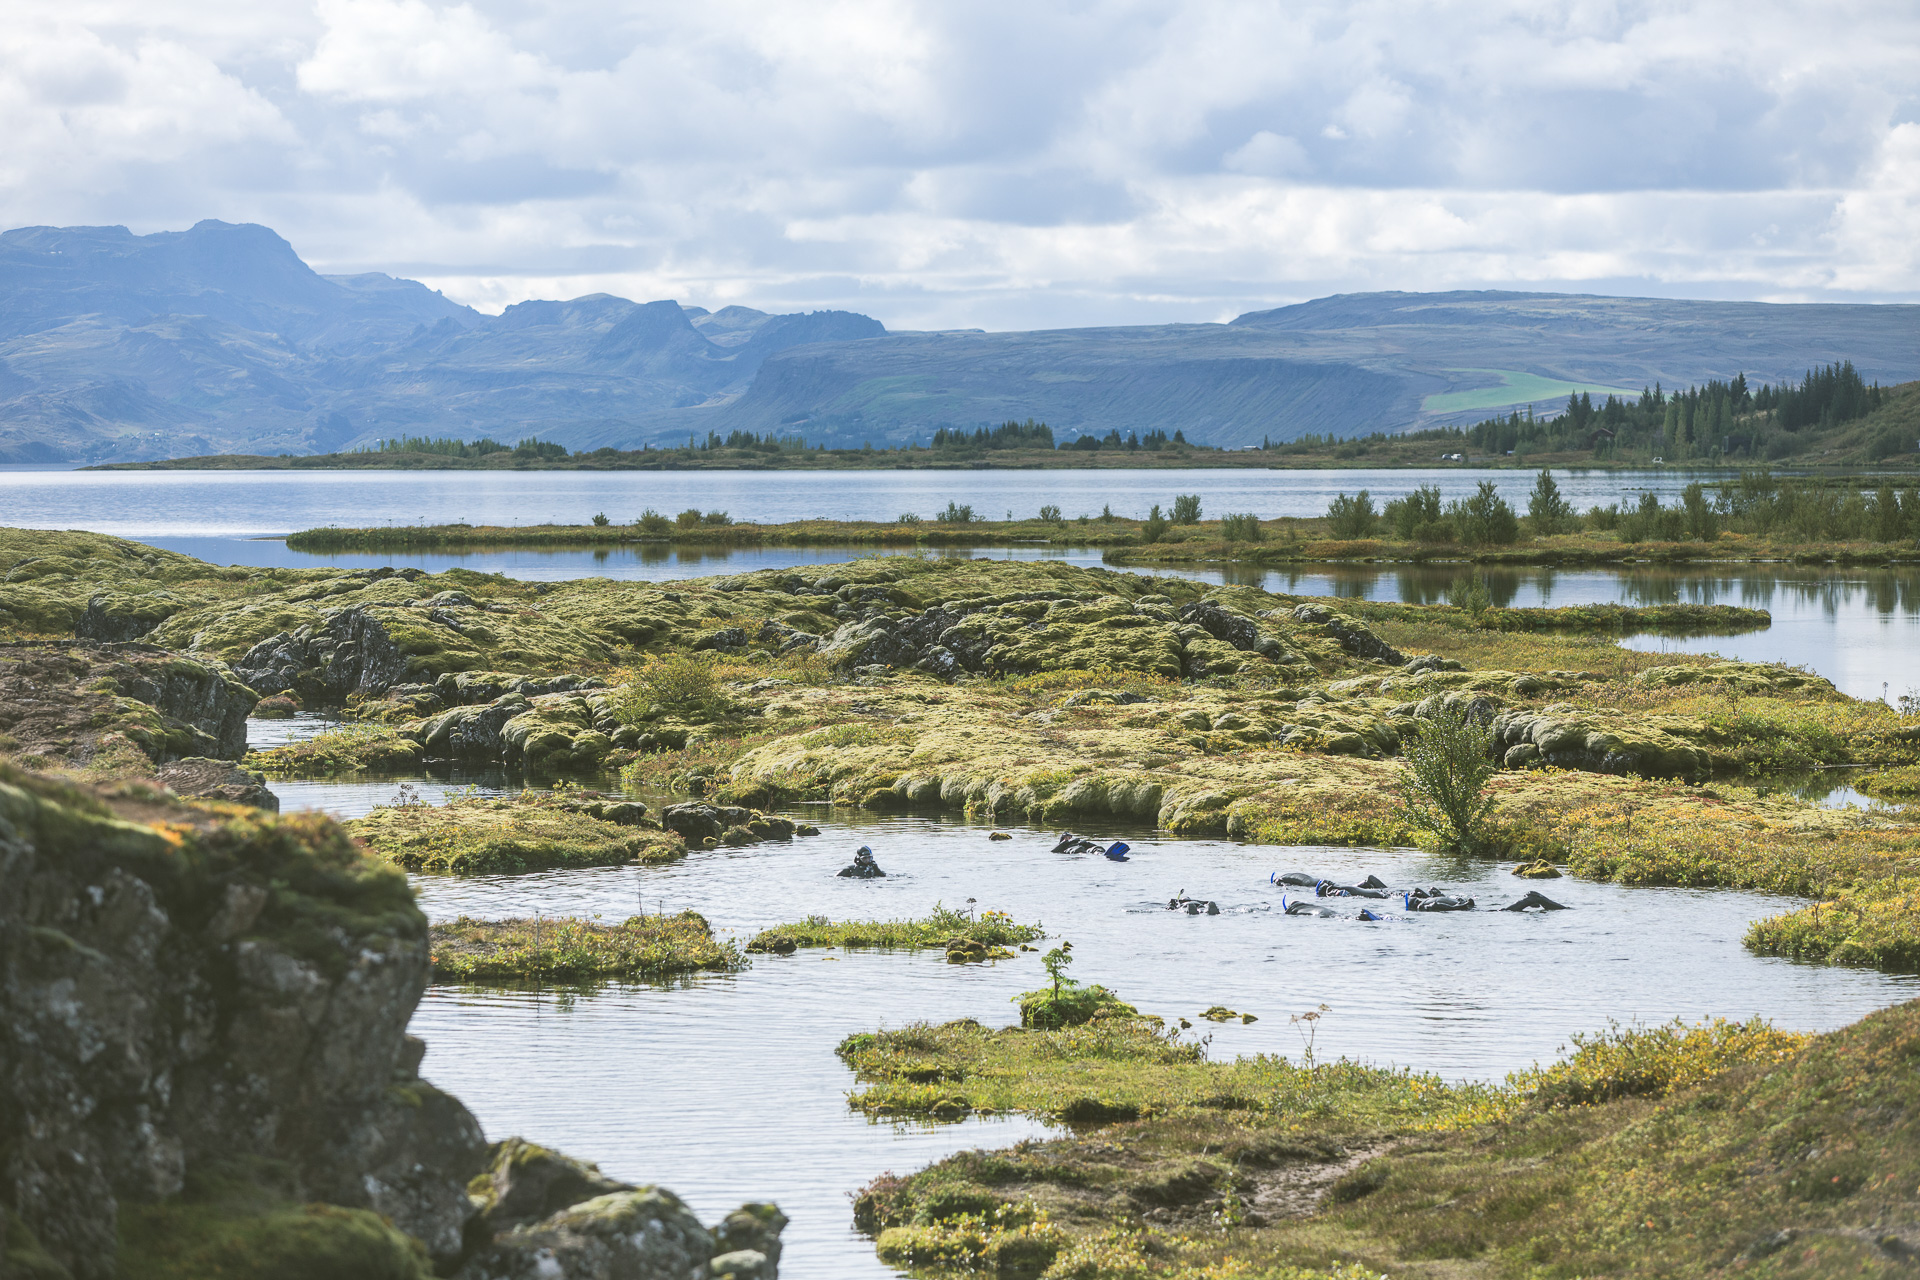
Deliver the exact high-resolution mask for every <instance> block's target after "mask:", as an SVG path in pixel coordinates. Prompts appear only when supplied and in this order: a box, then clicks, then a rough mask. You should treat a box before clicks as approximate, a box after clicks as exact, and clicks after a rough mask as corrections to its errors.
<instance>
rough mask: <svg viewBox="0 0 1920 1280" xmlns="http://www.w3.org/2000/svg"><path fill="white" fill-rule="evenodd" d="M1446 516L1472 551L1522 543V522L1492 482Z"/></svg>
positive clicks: (1477, 490) (1481, 486) (1457, 503)
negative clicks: (1472, 548) (1473, 549)
mask: <svg viewBox="0 0 1920 1280" xmlns="http://www.w3.org/2000/svg"><path fill="white" fill-rule="evenodd" d="M1656 505H1657V504H1656ZM1447 515H1448V517H1449V518H1451V519H1452V521H1453V524H1454V527H1455V528H1457V529H1458V530H1459V532H1460V541H1462V542H1464V543H1466V544H1467V545H1468V546H1470V547H1504V546H1510V545H1511V544H1513V543H1515V542H1518V541H1519V540H1520V519H1519V517H1518V516H1516V515H1514V514H1513V508H1512V507H1510V506H1508V505H1507V500H1506V499H1505V498H1503V497H1501V496H1500V490H1499V488H1498V487H1497V486H1496V485H1495V484H1494V483H1493V481H1491V480H1482V481H1481V482H1480V486H1479V488H1477V489H1476V490H1474V494H1473V496H1472V497H1471V498H1468V499H1466V500H1465V501H1463V502H1455V503H1452V504H1450V505H1449V506H1448V508H1447Z"/></svg>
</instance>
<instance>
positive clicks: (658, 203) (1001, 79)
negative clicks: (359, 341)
mask: <svg viewBox="0 0 1920 1280" xmlns="http://www.w3.org/2000/svg"><path fill="white" fill-rule="evenodd" d="M25 8H26V9H27V11H28V12H27V13H26V14H25V15H24V17H23V18H22V19H21V20H18V21H13V22H10V23H9V24H8V26H7V27H6V28H5V29H4V30H0V136H5V137H6V138H7V139H8V146H7V147H5V148H0V215H4V217H5V219H6V221H7V223H8V225H19V224H21V223H28V222H92V223H99V222H109V223H110V222H125V223H128V224H129V225H133V226H134V227H135V229H136V230H142V231H146V230H155V229H160V228H162V227H179V226H182V225H186V224H188V223H190V222H192V221H195V220H197V219H198V218H201V217H223V218H228V219H251V220H256V221H261V222H265V223H267V224H269V225H271V226H273V227H274V228H275V229H276V230H279V231H280V232H281V233H282V234H284V235H286V236H287V237H288V238H289V239H290V240H291V241H292V242H293V243H294V245H295V247H296V248H297V249H299V250H300V251H301V252H302V253H303V254H305V255H306V256H307V257H308V258H309V259H310V260H312V261H314V262H315V263H316V265H319V266H321V267H323V268H325V269H362V268H377V269H384V270H393V271H397V272H400V273H403V274H411V275H415V276H417V277H420V278H424V279H427V280H428V281H429V282H430V283H433V284H435V285H436V286H438V287H442V288H445V289H446V290H447V291H448V292H449V293H450V294H452V295H454V296H459V297H462V298H465V299H467V300H470V301H473V302H475V303H476V304H478V305H482V306H486V307H488V308H490V309H491V308H497V307H499V306H502V305H505V304H507V303H509V302H513V301H517V300H519V299H520V298H523V297H528V296H554V295H565V294H576V293H583V292H588V291H591V290H594V289H608V290H610V291H615V292H623V293H628V294H629V295H630V296H639V297H657V296H680V297H683V298H685V299H687V300H688V301H695V302H701V303H705V304H724V303H726V302H734V301H740V302H747V303H754V304H760V305H769V306H782V307H795V306H847V307H854V308H861V309H867V310H870V311H872V312H873V313H874V314H876V315H879V316H880V317H881V318H882V319H884V320H886V321H887V322H888V323H890V324H895V325H900V326H909V325H929V326H932V325H972V324H984V325H988V326H991V327H1018V326H1024V325H1028V324H1062V323H1093V322H1107V321H1113V320H1118V319H1125V320H1130V321H1131V320H1149V319H1202V318H1218V317H1221V316H1226V315H1232V314H1234V313H1235V312H1237V311H1240V310H1246V309H1249V308H1251V307H1254V306H1258V305H1267V304H1271V303H1273V302H1277V301H1284V300H1289V299H1295V298H1299V297H1304V296H1311V295H1312V294H1315V293H1324V292H1332V291H1335V290H1351V289H1370V288H1444V287H1456V286H1458V287H1478V286H1487V285H1500V286H1503V287H1528V286H1541V287H1565V286H1568V285H1575V286H1578V285H1581V284H1583V283H1595V284H1596V285H1597V287H1604V288H1606V289H1608V290H1615V291H1626V290H1635V291H1644V292H1659V293H1668V294H1686V293H1689V292H1693V293H1701V292H1706V293H1711V294H1712V295H1713V296H1752V297H1776V296H1789V295H1790V296H1833V297H1839V296H1863V297H1886V298H1894V297H1900V298H1908V297H1920V249H1916V248H1915V241H1914V237H1913V235H1912V228H1913V227H1914V226H1915V225H1916V217H1917V215H1920V176H1917V175H1920V136H1917V134H1920V125H1916V124H1914V123H1911V122H1912V121H1913V120H1915V119H1916V117H1917V116H1920V91H1916V88H1915V84H1914V79H1913V75H1912V71H1911V68H1912V67H1913V66H1914V65H1920V10H1915V9H1914V7H1913V6H1912V5H1911V4H1910V3H1908V2H1907V0H1837V2H1836V3H1834V4H1831V5H1829V6H1827V8H1826V9H1825V10H1824V12H1823V15H1822V20H1821V21H1819V22H1817V23H1813V22H1809V21H1808V20H1807V15H1806V11H1805V9H1804V6H1799V5H1793V4H1789V3H1787V2H1786V0H1752V2H1743V3H1734V0H1697V2H1692V3H1684V2H1681V0H1637V2H1636V3H1631V4H1629V3H1624V2H1618V0H1472V2H1470V0H1303V2H1302V3H1299V4H1290V5H1287V6H1277V5H1273V4H1271V3H1267V2H1266V0H1084V3H1081V4H1078V5H1075V6H1071V7H1068V6H1035V5H1032V4H1030V3H1029V4H1019V5H1016V4H1013V3H1010V2H1009V0H977V2H976V3H974V4H969V5H965V6H956V5H945V4H939V3H936V2H935V0H822V3H819V4H809V5H793V4H790V3H779V2H777V0H710V2H709V3H707V4H703V5H697V6H696V5H658V4H653V3H649V2H647V0H607V2H606V3H602V4H598V5H594V6H570V5H561V4H556V3H552V0H467V2H466V3H454V4H450V3H445V2H444V0H318V3H317V4H316V5H315V7H313V8H312V9H306V10H295V9H291V8H288V7H286V6H275V5H257V4H245V3H241V0H195V2H193V3H189V2H188V0H142V2H141V3H138V4H135V3H133V0H74V2H73V3H55V0H25Z"/></svg>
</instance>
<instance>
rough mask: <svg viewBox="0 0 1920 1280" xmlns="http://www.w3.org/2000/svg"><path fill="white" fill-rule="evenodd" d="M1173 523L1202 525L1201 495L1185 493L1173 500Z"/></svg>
mask: <svg viewBox="0 0 1920 1280" xmlns="http://www.w3.org/2000/svg"><path fill="white" fill-rule="evenodd" d="M1173 522H1174V523H1175V524H1199V523H1200V495H1199V494H1197V493H1183V494H1181V495H1180V496H1179V497H1177V498H1175V499H1174V500H1173Z"/></svg>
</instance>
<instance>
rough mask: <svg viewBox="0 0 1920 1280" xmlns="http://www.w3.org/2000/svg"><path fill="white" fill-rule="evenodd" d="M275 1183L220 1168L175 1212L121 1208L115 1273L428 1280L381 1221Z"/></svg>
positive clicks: (404, 1242) (426, 1263) (251, 1171)
mask: <svg viewBox="0 0 1920 1280" xmlns="http://www.w3.org/2000/svg"><path fill="white" fill-rule="evenodd" d="M243 1171H244V1172H245V1173H246V1174H247V1175H249V1176H246V1177H243V1176H241V1174H242V1172H243ZM273 1174H274V1170H272V1169H271V1168H268V1169H265V1170H263V1169H261V1168H259V1167H257V1166H241V1167H240V1168H234V1169H223V1170H219V1171H217V1173H216V1175H215V1176H206V1175H201V1176H197V1177H196V1178H195V1179H194V1181H193V1184H192V1185H190V1186H189V1187H188V1189H187V1191H186V1193H185V1194H184V1195H182V1196H181V1197H180V1198H179V1199H177V1200H175V1201H172V1202H170V1203H167V1204H164V1205H152V1204H141V1205H127V1206H124V1207H123V1208H122V1209H121V1211H120V1250H119V1256H118V1259H117V1263H118V1270H119V1274H120V1275H121V1276H122V1277H125V1280H205V1278H206V1277H209V1276H233V1277H242V1278H246V1280H252V1278H254V1277H258V1278H260V1280H265V1278H266V1277H269V1276H271V1277H276V1278H278V1277H286V1280H339V1278H340V1277H343V1276H353V1277H356V1280H362V1278H364V1280H430V1278H431V1277H432V1275H433V1267H432V1265H431V1262H430V1260H429V1259H428V1257H427V1251H426V1249H425V1248H424V1247H423V1246H422V1245H421V1243H420V1242H419V1241H418V1240H415V1239H414V1238H413V1237H411V1236H408V1235H406V1234H405V1233H403V1232H401V1231H399V1230H398V1229H396V1228H395V1227H394V1225H393V1223H392V1222H390V1221H388V1220H387V1219H386V1218H384V1217H382V1216H381V1215H380V1214H378V1213H375V1212H373V1211H372V1210H369V1209H343V1208H341V1207H339V1206H337V1205H331V1204H312V1203H309V1204H302V1203H300V1202H298V1201H297V1200H295V1199H293V1198H292V1197H290V1196H289V1195H288V1194H287V1193H286V1192H285V1191H280V1190H276V1189H275V1183H276V1181H278V1179H276V1178H275V1177H274V1176H273ZM61 1274H64V1272H63V1273H61Z"/></svg>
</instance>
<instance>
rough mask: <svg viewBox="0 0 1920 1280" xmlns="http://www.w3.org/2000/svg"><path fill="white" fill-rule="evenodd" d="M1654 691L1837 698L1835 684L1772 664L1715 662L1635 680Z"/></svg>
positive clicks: (1650, 673) (1652, 670)
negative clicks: (1702, 688) (1710, 689)
mask: <svg viewBox="0 0 1920 1280" xmlns="http://www.w3.org/2000/svg"><path fill="white" fill-rule="evenodd" d="M1633 681H1634V683H1635V684H1637V685H1641V686H1644V687H1646V688H1650V689H1663V688H1664V689H1672V688H1680V687H1684V686H1688V685H1708V686H1717V687H1720V688H1724V689H1730V690H1734V691H1737V692H1739V693H1743V694H1756V693H1757V694H1767V693H1798V694H1801V695H1803V696H1812V697H1837V696H1838V691H1837V690H1836V689H1835V688H1834V687H1833V682H1832V681H1830V680H1828V679H1827V678H1826V677H1824V676H1817V675H1814V674H1812V673H1811V672H1807V671H1800V670H1797V669H1796V668H1793V667H1787V666H1781V665H1779V664H1777V663H1770V662H1714V663H1708V664H1705V665H1702V666H1684V667H1650V668H1648V669H1647V670H1645V671H1642V672H1641V673H1640V674H1638V675H1637V676H1635V677H1634V678H1633Z"/></svg>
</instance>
